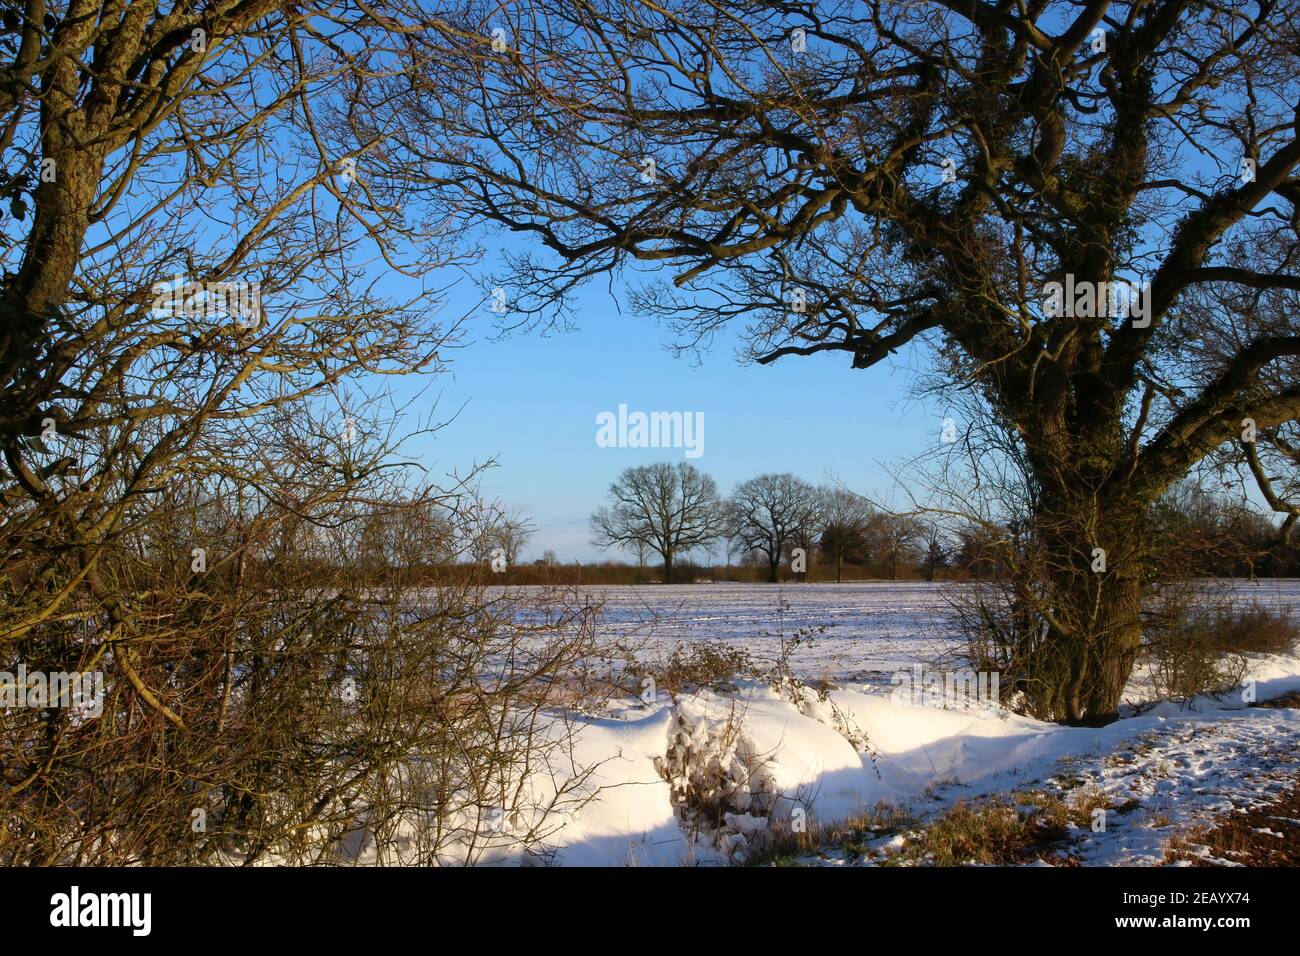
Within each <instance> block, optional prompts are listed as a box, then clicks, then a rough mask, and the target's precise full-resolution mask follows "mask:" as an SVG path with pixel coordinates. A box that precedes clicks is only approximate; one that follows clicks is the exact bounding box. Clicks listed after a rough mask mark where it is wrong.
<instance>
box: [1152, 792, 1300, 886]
mask: <svg viewBox="0 0 1300 956" xmlns="http://www.w3.org/2000/svg"><path fill="white" fill-rule="evenodd" d="M1207 851H1208V854H1207ZM1165 862H1167V863H1175V862H1183V863H1190V864H1192V865H1193V866H1219V865H1222V864H1223V863H1225V862H1227V863H1238V864H1241V865H1243V866H1300V777H1297V778H1296V781H1295V784H1294V785H1293V786H1292V788H1291V790H1290V791H1289V792H1288V793H1287V794H1285V795H1284V796H1282V797H1279V798H1278V799H1277V800H1274V801H1272V802H1270V803H1267V804H1264V805H1262V806H1258V807H1253V808H1251V809H1249V810H1245V811H1242V812H1239V813H1232V814H1229V815H1228V816H1226V817H1224V818H1222V820H1221V821H1220V822H1219V823H1218V824H1217V825H1216V826H1213V827H1197V828H1195V829H1193V830H1191V831H1189V832H1187V833H1185V834H1180V835H1178V836H1176V837H1175V838H1174V839H1172V840H1171V841H1170V843H1169V847H1168V848H1167V849H1166V851H1165Z"/></svg>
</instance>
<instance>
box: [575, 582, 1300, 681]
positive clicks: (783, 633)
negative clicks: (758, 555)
mask: <svg viewBox="0 0 1300 956" xmlns="http://www.w3.org/2000/svg"><path fill="white" fill-rule="evenodd" d="M960 587H961V585H956V584H944V583H936V584H930V583H927V582H890V581H869V582H859V583H851V584H782V585H772V584H692V585H672V586H670V587H665V586H662V585H659V586H603V587H596V588H592V589H590V590H589V591H588V592H587V593H588V594H589V595H590V596H591V597H592V599H593V600H599V601H601V602H603V613H602V615H601V620H602V626H601V633H602V634H604V635H606V636H609V637H621V638H627V639H631V640H637V641H643V642H644V643H645V652H646V653H648V654H659V653H664V652H665V651H666V650H667V649H670V648H671V647H673V646H675V645H677V644H681V643H689V642H692V641H700V640H710V641H725V642H728V643H733V644H735V645H737V646H740V647H743V648H745V649H746V650H748V651H749V652H750V653H752V654H753V655H754V656H755V657H758V658H761V659H770V658H772V657H775V656H776V655H777V654H779V653H780V649H781V641H782V638H783V637H784V638H785V639H786V640H789V639H790V638H791V637H792V636H794V635H795V634H796V633H797V632H799V631H800V629H805V634H806V635H807V636H806V638H805V640H804V641H803V642H802V643H801V645H800V646H799V647H798V648H797V649H796V650H795V651H794V652H793V653H792V654H791V659H792V663H793V664H794V665H795V669H796V671H797V672H798V673H799V674H800V676H802V677H805V678H807V679H817V678H821V677H828V678H830V679H833V680H837V681H857V680H874V679H878V678H879V677H881V676H882V675H884V674H889V673H893V672H894V671H897V670H900V669H906V668H908V667H911V666H912V665H913V664H916V663H928V662H930V661H933V660H935V659H936V658H937V657H939V656H941V655H943V654H944V653H945V652H950V651H952V650H954V647H955V637H956V635H955V632H954V629H953V626H952V622H951V619H950V610H951V601H952V599H953V598H954V597H955V595H954V593H953V592H954V591H955V590H956V589H958V588H960ZM1213 587H1215V588H1217V589H1221V590H1224V591H1227V592H1230V593H1231V595H1232V597H1233V599H1234V600H1235V601H1236V602H1238V603H1249V602H1251V601H1258V602H1260V603H1262V604H1266V605H1272V606H1288V607H1291V608H1294V609H1295V610H1296V612H1297V613H1300V580H1296V579H1284V580H1266V581H1260V582H1258V583H1256V582H1250V581H1230V582H1223V583H1221V584H1215V585H1213Z"/></svg>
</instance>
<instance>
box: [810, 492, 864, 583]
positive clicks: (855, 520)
mask: <svg viewBox="0 0 1300 956" xmlns="http://www.w3.org/2000/svg"><path fill="white" fill-rule="evenodd" d="M819 495H820V497H819V501H818V506H817V507H818V511H819V513H820V514H821V519H822V535H821V545H822V550H823V551H825V552H826V553H827V554H829V555H830V556H831V558H832V560H833V561H834V562H835V580H836V581H837V582H839V581H841V580H842V579H843V577H844V558H845V556H846V555H855V554H858V553H859V552H861V551H862V550H863V549H864V548H865V546H866V544H867V529H868V527H869V526H870V522H871V518H872V516H873V515H874V514H875V509H874V508H873V507H872V506H871V503H870V502H869V501H867V499H866V498H863V497H862V496H861V495H857V494H854V493H853V492H851V491H849V490H848V489H847V488H838V487H836V488H822V489H820V491H819Z"/></svg>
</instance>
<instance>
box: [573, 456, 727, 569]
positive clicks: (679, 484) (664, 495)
mask: <svg viewBox="0 0 1300 956" xmlns="http://www.w3.org/2000/svg"><path fill="white" fill-rule="evenodd" d="M609 498H610V501H611V504H609V505H608V506H605V507H601V508H599V509H598V510H597V511H596V512H595V513H594V514H593V515H592V516H591V533H592V536H593V543H595V544H597V545H599V546H601V547H605V548H609V547H628V548H633V549H640V548H650V549H652V550H654V551H656V552H658V554H659V556H660V558H662V559H663V562H664V583H666V584H671V583H672V579H673V563H674V562H675V561H676V560H677V559H678V558H679V557H681V556H682V555H685V554H687V553H688V552H690V551H693V550H695V549H696V548H703V547H708V546H710V545H712V544H713V543H714V542H715V541H717V540H718V538H719V537H721V535H722V534H723V514H722V502H721V500H720V499H719V497H718V488H717V485H716V484H714V481H713V479H712V478H710V477H709V476H708V475H706V474H704V473H703V472H701V471H700V470H699V469H697V468H696V467H695V466H694V465H690V464H688V463H686V462H680V463H678V464H677V465H675V466H674V465H670V464H667V463H661V464H657V465H643V466H641V467H638V468H628V469H627V470H625V471H624V472H623V473H622V474H621V475H619V477H618V479H617V480H616V481H615V482H614V483H613V484H611V485H610V486H609Z"/></svg>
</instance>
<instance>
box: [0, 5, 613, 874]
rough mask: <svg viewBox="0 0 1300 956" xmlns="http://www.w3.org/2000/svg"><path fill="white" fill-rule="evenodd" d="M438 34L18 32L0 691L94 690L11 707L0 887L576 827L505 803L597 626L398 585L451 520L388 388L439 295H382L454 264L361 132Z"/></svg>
mask: <svg viewBox="0 0 1300 956" xmlns="http://www.w3.org/2000/svg"><path fill="white" fill-rule="evenodd" d="M467 25H468V24H467ZM434 29H435V27H434V24H433V23H432V22H431V17H430V15H429V14H428V13H427V11H425V10H424V9H422V8H421V6H420V5H416V4H407V3H404V2H402V0H392V2H388V0H380V2H378V3H374V4H369V3H368V4H355V3H351V2H348V0H343V2H332V0H321V2H313V0H308V2H306V3H301V4H282V3H276V2H269V0H267V2H263V0H212V2H205V3H202V4H166V5H162V4H157V3H153V2H150V0H140V2H133V3H120V4H83V3H76V4H69V3H41V2H33V3H27V4H23V5H21V7H14V6H13V5H12V4H10V5H9V6H8V7H7V8H6V15H5V17H4V23H3V31H2V32H0V149H3V154H4V163H3V169H4V170H5V172H4V174H3V176H0V196H3V198H4V199H5V200H6V205H7V207H8V209H9V212H10V216H8V217H5V218H4V219H3V220H0V258H2V259H3V264H4V268H3V269H2V270H0V455H2V457H3V468H0V670H5V671H9V672H12V671H13V670H14V669H15V667H16V666H17V665H19V664H21V665H22V666H25V667H26V668H27V669H28V670H29V671H31V672H36V671H40V672H51V673H66V672H74V673H80V674H86V675H97V676H98V677H100V678H101V679H102V685H101V690H102V693H101V694H99V695H97V699H96V700H94V701H93V703H94V704H95V706H96V709H97V710H98V712H97V713H95V712H89V711H88V710H87V709H86V708H78V707H71V706H67V705H68V703H69V702H68V701H63V700H61V701H56V702H42V703H51V704H53V706H41V707H26V708H14V709H12V710H7V711H6V712H5V713H0V818H3V819H4V821H5V824H4V826H3V827H2V828H0V863H2V864H4V865H40V864H53V863H77V864H84V865H100V864H110V865H138V864H168V863H171V864H190V863H229V862H245V863H256V862H262V861H266V860H276V859H279V860H290V861H293V862H304V863H306V862H310V863H319V862H328V861H331V860H336V859H339V858H340V846H341V841H344V840H345V838H347V837H348V836H349V835H350V834H351V835H353V836H355V835H357V834H359V833H360V834H364V839H363V840H362V843H364V844H365V845H366V846H367V847H369V848H370V850H371V851H372V852H373V856H374V858H375V859H380V860H387V859H400V860H405V861H408V862H424V863H433V862H439V861H443V860H448V859H455V860H460V861H464V860H473V859H475V858H477V857H478V855H479V854H480V853H481V852H482V850H483V847H484V843H485V839H484V838H483V837H482V836H481V828H480V827H479V826H478V819H479V818H481V816H482V815H483V814H484V813H487V812H489V811H492V810H494V809H495V810H497V811H499V812H501V813H503V814H507V813H508V814H515V813H517V814H521V815H522V817H523V819H521V820H519V821H517V824H516V826H515V828H514V832H515V833H518V834H520V835H523V836H524V843H525V844H526V845H532V844H535V843H536V842H537V841H538V840H539V839H540V837H541V834H542V833H543V832H544V830H545V829H546V827H547V823H546V822H545V819H544V811H545V809H546V806H547V805H549V804H553V803H554V802H555V800H556V799H558V800H559V802H560V803H561V804H562V803H564V802H565V799H566V797H565V796H564V795H563V793H564V792H567V785H565V786H561V787H560V788H558V791H557V792H556V793H553V794H546V795H543V796H542V797H541V798H540V799H539V798H538V797H537V796H536V795H528V794H527V792H526V788H524V786H523V781H524V779H525V776H526V775H527V774H528V773H529V772H530V770H531V769H532V768H535V767H536V765H537V762H538V761H539V760H543V759H544V758H543V757H541V756H540V754H542V753H544V752H545V748H546V747H548V746H554V744H555V742H557V741H559V740H562V739H563V736H564V735H563V729H564V728H563V721H562V720H561V722H560V724H559V725H557V724H556V723H555V722H554V704H555V700H554V697H553V695H554V693H555V690H554V689H555V688H556V687H558V686H560V685H561V684H563V683H564V682H565V680H566V677H565V672H566V670H567V669H568V668H569V667H571V666H572V665H573V663H574V662H575V661H576V659H577V657H578V656H585V655H586V654H587V653H588V652H589V651H590V650H591V645H590V638H591V635H592V627H591V619H590V616H589V615H586V614H585V612H586V610H587V609H586V608H584V607H578V608H575V609H573V610H572V611H571V612H570V613H568V614H557V615H551V616H548V619H547V622H544V623H541V624H538V623H536V622H526V623H520V615H519V610H520V608H519V604H518V601H517V600H511V599H510V598H508V597H507V598H500V597H495V596H494V597H492V598H490V599H489V598H488V597H486V596H485V595H484V594H483V593H482V589H481V587H480V585H479V583H478V582H477V581H476V580H475V579H474V577H473V576H472V575H470V574H469V573H468V572H467V570H466V569H463V568H454V567H453V568H447V567H442V568H435V573H436V574H437V575H438V576H439V577H438V578H437V580H435V582H434V586H433V587H431V588H428V589H426V590H422V591H421V592H420V601H421V602H422V603H421V604H420V606H418V607H412V605H411V598H410V594H409V592H408V589H407V588H406V587H404V586H403V585H404V584H406V583H408V582H410V581H411V580H412V579H413V577H414V575H416V574H421V575H423V574H426V573H427V572H428V571H429V569H428V567H427V566H426V565H427V561H428V555H427V554H426V553H425V547H426V545H427V546H431V547H434V548H437V547H439V546H440V545H439V542H440V536H441V531H442V528H441V520H438V521H437V522H435V518H434V516H436V515H441V516H443V517H444V518H445V519H446V520H447V521H448V522H450V523H451V526H452V528H453V531H454V532H455V534H454V535H453V537H456V536H459V535H460V533H461V530H462V529H461V525H462V523H463V518H464V516H465V515H466V514H468V512H469V510H470V504H471V499H472V497H473V495H472V491H471V490H470V487H469V486H470V480H471V479H472V476H468V477H467V478H466V479H465V480H463V481H462V480H451V481H449V482H448V483H447V486H446V487H435V486H434V485H432V484H431V483H429V482H427V481H426V480H425V479H424V478H423V476H422V474H421V473H420V470H419V469H417V468H414V467H413V466H411V465H410V463H409V462H405V461H403V459H402V456H401V453H400V442H401V438H402V437H403V436H404V435H410V434H413V433H417V432H419V431H421V430H423V429H425V428H426V427H428V425H427V423H425V422H422V421H415V422H414V423H413V422H412V421H411V419H410V417H409V416H408V414H407V412H408V410H407V409H406V408H405V407H404V406H401V405H396V404H392V403H391V401H392V397H391V395H388V394H386V390H385V389H384V388H383V387H382V386H381V385H379V384H376V383H382V382H383V381H384V378H383V377H384V376H388V375H400V374H404V373H410V372H428V373H433V372H437V371H439V370H440V369H441V368H442V367H443V362H442V359H441V358H440V350H441V349H445V348H446V347H448V346H450V345H453V344H455V342H456V341H457V340H458V337H459V336H458V327H459V323H458V322H457V321H456V320H455V319H453V318H448V317H446V316H443V315H440V309H439V294H438V290H437V289H436V288H435V285H434V283H430V282H423V281H422V282H420V283H417V284H416V286H414V287H413V288H415V289H416V291H415V292H414V293H413V294H411V295H410V296H409V297H404V298H402V297H386V296H385V295H383V294H381V292H380V291H379V290H378V289H377V288H376V281H377V279H378V278H379V277H380V276H381V275H384V274H387V275H390V276H391V275H392V274H393V273H394V272H401V273H405V274H406V275H409V276H412V277H418V278H420V279H423V278H424V277H426V276H430V275H434V276H436V275H437V274H439V271H440V267H442V266H446V265H448V264H451V263H453V262H455V261H457V260H458V259H459V258H460V257H461V255H460V253H459V252H458V251H457V249H456V248H455V246H454V245H452V243H451V241H450V239H449V236H454V235H455V233H456V232H457V231H458V230H456V229H454V228H452V226H453V223H451V222H449V221H447V220H445V219H443V218H441V217H440V216H439V215H436V214H430V211H429V210H428V209H415V208H411V207H408V206H407V205H406V204H407V201H408V200H409V199H411V195H410V193H409V191H408V190H407V188H406V187H405V186H404V185H403V183H402V181H401V180H399V179H396V178H394V177H392V176H389V175H388V174H387V173H386V171H385V168H384V163H390V162H391V163H394V164H395V165H396V166H397V167H399V168H407V169H414V168H416V167H417V166H418V163H417V162H416V161H415V160H414V158H413V157H412V156H411V155H410V154H409V153H408V154H406V158H405V159H402V158H401V155H402V152H403V148H402V144H400V143H398V142H396V141H395V140H393V139H392V138H391V136H389V135H388V133H386V132H385V131H386V130H391V129H393V128H394V127H395V126H397V125H398V124H399V123H400V120H401V114H402V109H403V107H402V98H401V92H400V91H401V89H402V88H403V87H405V88H406V89H408V90H409V89H410V88H411V87H412V86H414V85H415V83H416V81H417V79H418V83H419V84H420V86H421V88H422V90H423V91H424V92H425V93H429V92H432V91H434V90H435V89H436V87H437V85H438V79H437V77H438V75H439V71H438V68H437V64H438V59H437V57H436V56H433V55H432V52H431V50H430V49H429V48H427V47H421V46H419V45H417V44H414V43H412V42H411V40H410V38H411V37H412V36H413V35H416V34H429V35H432V33H431V31H434ZM489 45H490V39H489V38H488V37H486V36H484V37H483V46H484V48H485V49H486V48H487V47H488V46H489ZM372 97H373V98H374V100H373V101H372V100H371V98H372ZM409 132H412V131H410V130H408V133H409ZM380 156H382V157H383V160H382V161H380V159H379V157H380ZM377 263H378V264H380V265H377ZM399 515H405V516H408V517H410V516H418V518H419V522H420V523H421V527H419V528H414V527H412V528H407V527H399V526H398V517H399ZM426 521H427V522H428V525H427V526H425V524H424V523H425V522H426ZM417 532H418V533H417ZM366 554H368V555H369V556H371V557H372V558H373V559H374V560H375V561H376V562H380V563H382V565H383V568H382V572H383V573H382V574H380V575H377V576H376V577H375V578H374V579H372V580H371V581H370V582H368V583H369V584H370V585H372V586H370V587H367V586H365V585H366V583H367V582H366V581H365V580H363V578H362V576H361V575H359V574H358V573H357V561H358V560H359V559H361V558H362V556H364V555H366ZM556 622H561V623H559V625H558V627H557V626H556ZM566 693H570V691H566ZM81 703H83V704H84V703H87V702H84V701H83V702H81ZM557 731H559V732H558V733H557ZM544 741H550V742H551V743H549V744H548V743H545V742H544ZM539 747H541V748H542V749H541V750H540V751H539V749H538V748H539ZM581 777H582V773H581V771H580V772H579V773H578V775H577V777H575V778H574V779H575V780H578V779H580V778H581ZM495 839H496V838H495V837H492V838H489V840H488V842H491V840H495Z"/></svg>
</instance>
